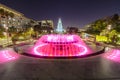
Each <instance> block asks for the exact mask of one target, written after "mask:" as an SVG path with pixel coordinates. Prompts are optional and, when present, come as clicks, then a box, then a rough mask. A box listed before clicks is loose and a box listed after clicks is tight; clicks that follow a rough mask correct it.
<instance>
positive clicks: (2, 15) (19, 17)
mask: <svg viewBox="0 0 120 80" xmlns="http://www.w3.org/2000/svg"><path fill="white" fill-rule="evenodd" d="M29 22H30V19H29V18H27V17H25V16H24V14H22V13H20V12H18V11H16V10H14V9H12V8H9V7H7V6H5V5H3V4H0V27H4V28H8V27H12V26H14V27H16V28H21V27H23V25H25V24H28V23H29Z"/></svg>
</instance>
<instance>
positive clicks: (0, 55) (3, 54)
mask: <svg viewBox="0 0 120 80" xmlns="http://www.w3.org/2000/svg"><path fill="white" fill-rule="evenodd" d="M17 58H18V55H17V53H15V52H14V51H13V50H12V49H8V50H2V51H0V63H3V62H7V61H11V60H15V59H17Z"/></svg>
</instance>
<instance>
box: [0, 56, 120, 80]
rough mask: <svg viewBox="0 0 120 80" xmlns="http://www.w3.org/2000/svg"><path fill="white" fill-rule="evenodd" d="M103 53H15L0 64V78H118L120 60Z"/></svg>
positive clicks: (102, 79) (26, 79)
mask: <svg viewBox="0 0 120 80" xmlns="http://www.w3.org/2000/svg"><path fill="white" fill-rule="evenodd" d="M103 55H104V54H100V55H97V56H92V57H87V58H77V59H44V58H34V57H28V56H24V55H19V57H18V58H16V59H15V60H11V61H8V62H4V63H0V80H120V63H117V62H113V61H111V60H108V59H106V58H105V57H103Z"/></svg>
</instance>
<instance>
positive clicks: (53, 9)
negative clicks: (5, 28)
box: [0, 0, 120, 27]
mask: <svg viewBox="0 0 120 80" xmlns="http://www.w3.org/2000/svg"><path fill="white" fill-rule="evenodd" d="M0 3H2V4H4V5H6V6H8V7H11V8H13V9H15V10H17V11H20V12H21V13H23V14H24V15H25V16H26V17H29V18H32V19H35V20H43V19H52V20H54V23H55V25H56V24H57V20H58V18H59V17H61V18H62V22H63V25H64V26H78V27H82V26H84V25H85V24H88V23H91V22H93V21H95V20H97V19H99V18H103V17H105V16H111V15H113V14H114V13H118V14H119V13H120V0H0Z"/></svg>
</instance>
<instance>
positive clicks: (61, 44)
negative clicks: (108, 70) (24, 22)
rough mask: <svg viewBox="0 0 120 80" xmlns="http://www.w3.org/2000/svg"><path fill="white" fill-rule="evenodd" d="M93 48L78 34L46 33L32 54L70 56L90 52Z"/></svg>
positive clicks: (34, 47)
mask: <svg viewBox="0 0 120 80" xmlns="http://www.w3.org/2000/svg"><path fill="white" fill-rule="evenodd" d="M91 52H92V50H90V49H89V48H88V46H87V45H86V44H85V43H84V42H83V41H82V40H81V38H80V37H79V36H78V35H63V34H57V35H55V34H54V35H44V36H42V37H41V38H40V39H39V40H38V41H37V42H36V44H35V45H34V46H33V48H32V51H31V53H30V54H34V55H38V56H52V57H69V56H83V55H86V54H90V53H91Z"/></svg>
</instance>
